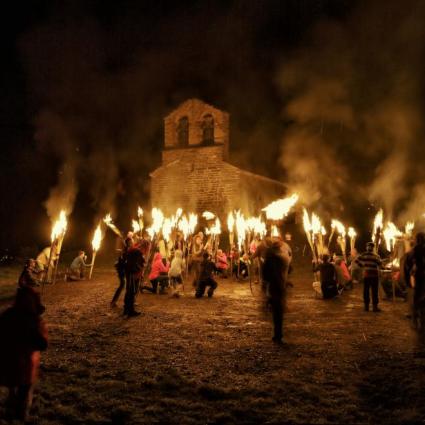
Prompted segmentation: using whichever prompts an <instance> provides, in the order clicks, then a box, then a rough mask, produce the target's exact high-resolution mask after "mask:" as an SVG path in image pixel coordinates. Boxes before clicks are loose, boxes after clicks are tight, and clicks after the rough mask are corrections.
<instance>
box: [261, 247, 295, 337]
mask: <svg viewBox="0 0 425 425" xmlns="http://www.w3.org/2000/svg"><path fill="white" fill-rule="evenodd" d="M288 267H289V260H288V258H286V257H285V256H284V255H282V250H281V244H280V242H279V241H275V242H273V243H272V244H271V246H270V247H269V248H267V250H266V252H265V256H264V263H263V264H262V273H261V275H262V279H263V286H264V287H265V289H266V294H267V302H268V305H269V306H270V307H271V309H272V315H273V326H274V335H273V338H272V340H273V341H274V342H276V343H278V344H282V342H283V341H282V338H283V329H282V328H283V313H284V306H285V292H286V291H285V287H286V278H287V274H288Z"/></svg>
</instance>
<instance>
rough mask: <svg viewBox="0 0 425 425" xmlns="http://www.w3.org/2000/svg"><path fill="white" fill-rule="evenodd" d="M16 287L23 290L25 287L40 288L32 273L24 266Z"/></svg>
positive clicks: (30, 269) (29, 268)
mask: <svg viewBox="0 0 425 425" xmlns="http://www.w3.org/2000/svg"><path fill="white" fill-rule="evenodd" d="M18 285H19V286H20V287H21V288H23V287H25V286H40V284H39V282H38V280H37V278H36V277H35V274H34V271H33V270H32V268H31V267H28V266H26V267H25V268H24V270H23V271H22V273H21V275H20V276H19V280H18Z"/></svg>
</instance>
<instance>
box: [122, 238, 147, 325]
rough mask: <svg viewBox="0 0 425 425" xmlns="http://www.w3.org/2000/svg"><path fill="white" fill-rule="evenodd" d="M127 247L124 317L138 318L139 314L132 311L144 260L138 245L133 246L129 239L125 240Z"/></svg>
mask: <svg viewBox="0 0 425 425" xmlns="http://www.w3.org/2000/svg"><path fill="white" fill-rule="evenodd" d="M126 246H128V247H129V248H128V250H127V255H126V264H125V279H126V282H125V296H124V315H126V316H128V317H134V316H139V315H140V312H138V311H136V310H135V309H134V301H135V299H136V294H137V292H138V291H139V285H140V279H141V277H142V276H143V268H144V265H145V259H144V258H143V254H142V251H141V249H140V247H139V246H138V245H133V241H132V240H131V239H130V238H127V240H126Z"/></svg>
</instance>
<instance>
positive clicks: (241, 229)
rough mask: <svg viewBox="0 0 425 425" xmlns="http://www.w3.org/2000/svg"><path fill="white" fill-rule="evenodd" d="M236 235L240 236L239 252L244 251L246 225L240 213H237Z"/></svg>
mask: <svg viewBox="0 0 425 425" xmlns="http://www.w3.org/2000/svg"><path fill="white" fill-rule="evenodd" d="M236 233H237V235H238V246H239V250H242V246H243V244H244V242H245V237H246V225H245V217H244V216H243V214H241V212H240V211H237V212H236Z"/></svg>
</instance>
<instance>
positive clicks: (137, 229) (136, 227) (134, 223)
mask: <svg viewBox="0 0 425 425" xmlns="http://www.w3.org/2000/svg"><path fill="white" fill-rule="evenodd" d="M131 225H132V227H133V232H134V233H137V232H140V224H139V222H138V221H137V220H132V222H131Z"/></svg>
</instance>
